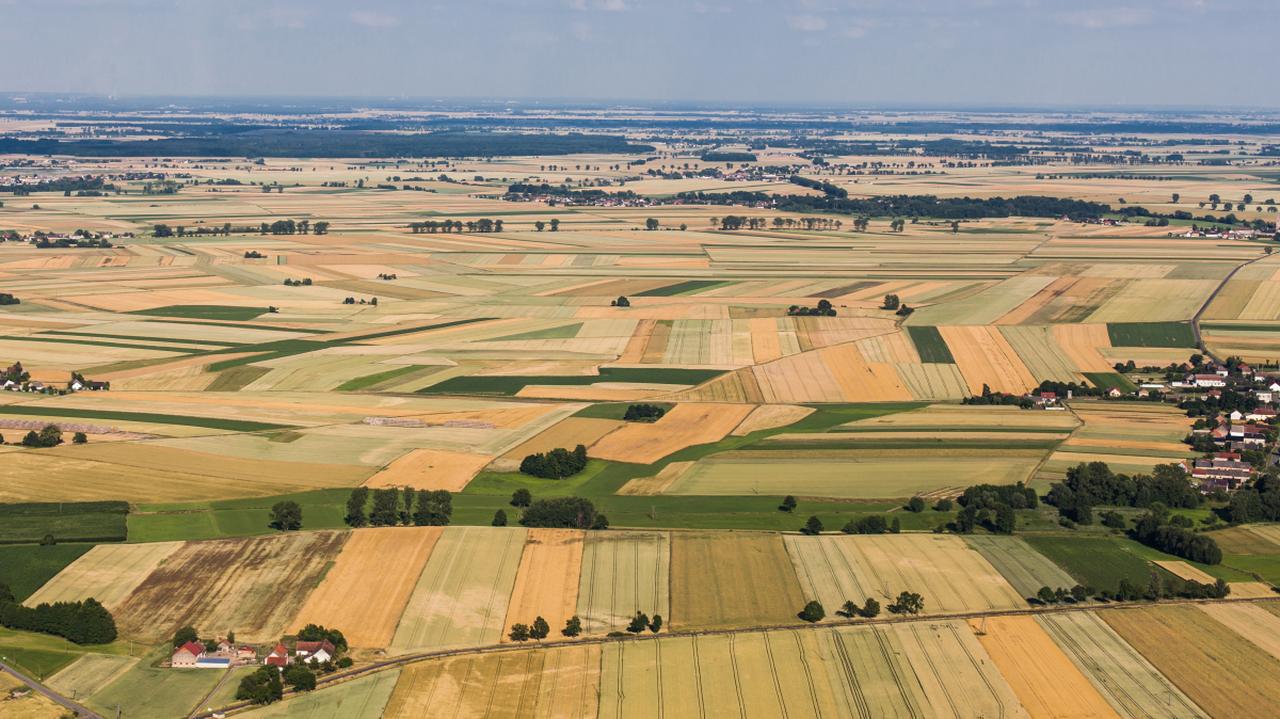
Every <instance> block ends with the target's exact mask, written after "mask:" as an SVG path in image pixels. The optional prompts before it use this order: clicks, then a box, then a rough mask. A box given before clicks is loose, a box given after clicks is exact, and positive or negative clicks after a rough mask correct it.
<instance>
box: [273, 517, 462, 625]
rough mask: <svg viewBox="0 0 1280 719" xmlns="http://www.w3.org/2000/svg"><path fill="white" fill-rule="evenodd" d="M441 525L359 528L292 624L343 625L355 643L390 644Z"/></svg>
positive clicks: (440, 532)
mask: <svg viewBox="0 0 1280 719" xmlns="http://www.w3.org/2000/svg"><path fill="white" fill-rule="evenodd" d="M443 532H444V530H443V529H442V528H441V527H378V528H372V529H357V530H353V531H352V532H351V538H350V539H348V540H347V543H346V544H345V545H343V547H342V551H341V552H340V553H339V554H338V557H337V559H335V560H334V562H333V566H332V567H330V568H329V570H328V571H327V572H326V573H325V576H324V579H323V580H322V581H321V582H320V586H319V587H317V588H316V590H315V591H314V592H312V593H311V595H310V596H309V597H307V601H306V603H305V604H303V605H302V608H301V609H300V610H299V611H298V614H297V616H296V617H295V618H294V620H293V623H292V625H291V626H292V628H293V629H295V630H296V629H301V628H302V627H303V626H305V625H307V624H319V625H321V626H326V627H338V628H339V629H341V630H342V633H343V635H344V636H346V638H347V643H348V644H350V645H351V646H352V647H361V648H377V647H386V646H388V645H389V644H391V639H392V637H393V636H395V632H396V625H397V624H399V622H400V615H401V614H402V613H403V611H404V608H405V604H406V603H408V601H409V596H410V595H411V594H412V593H413V589H414V587H415V586H416V585H417V583H418V577H419V576H421V574H422V568H423V567H424V566H425V565H426V563H427V557H428V556H429V555H430V554H431V549H432V547H434V546H435V544H436V542H437V541H438V540H439V539H440V535H441V534H442V533H443Z"/></svg>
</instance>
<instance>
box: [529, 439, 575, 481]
mask: <svg viewBox="0 0 1280 719" xmlns="http://www.w3.org/2000/svg"><path fill="white" fill-rule="evenodd" d="M586 467H587V448H586V446H584V445H581V444H580V445H578V446H577V447H574V448H573V451H572V452H571V451H569V450H567V449H565V448H564V447H556V448H555V449H553V450H551V451H549V452H545V453H544V452H538V453H536V454H531V455H528V456H527V457H525V458H524V459H523V460H521V461H520V472H521V473H522V474H528V475H531V476H533V477H541V478H543V479H564V478H565V477H571V476H573V475H575V474H577V473H578V472H581V471H582V470H584V469H586Z"/></svg>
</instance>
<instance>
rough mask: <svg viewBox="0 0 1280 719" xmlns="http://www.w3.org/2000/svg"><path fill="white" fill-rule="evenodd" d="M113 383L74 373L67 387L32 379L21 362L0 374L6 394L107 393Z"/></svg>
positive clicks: (1, 387) (0, 381) (0, 384)
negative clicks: (86, 377)
mask: <svg viewBox="0 0 1280 719" xmlns="http://www.w3.org/2000/svg"><path fill="white" fill-rule="evenodd" d="M110 389H111V383H110V382H105V381H100V380H90V379H85V377H84V375H82V374H80V373H79V372H72V373H71V378H70V379H69V380H68V381H67V384H66V386H65V387H57V386H55V385H54V384H52V383H46V382H42V381H40V380H36V379H32V378H31V373H30V372H27V371H26V370H25V369H24V368H23V367H22V363H21V362H14V363H13V364H11V365H9V366H8V367H6V368H5V369H4V371H3V372H0V390H3V391H5V392H30V393H32V394H48V395H65V394H70V393H73V392H105V391H108V390H110Z"/></svg>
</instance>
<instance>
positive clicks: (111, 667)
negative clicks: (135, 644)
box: [45, 654, 138, 697]
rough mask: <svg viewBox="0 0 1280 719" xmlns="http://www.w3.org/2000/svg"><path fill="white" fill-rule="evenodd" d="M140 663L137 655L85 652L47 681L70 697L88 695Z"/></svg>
mask: <svg viewBox="0 0 1280 719" xmlns="http://www.w3.org/2000/svg"><path fill="white" fill-rule="evenodd" d="M137 663H138V659H137V658H136V657H122V656H117V655H114V654H85V655H84V656H82V657H80V658H79V659H77V660H75V661H74V662H72V663H71V664H69V665H67V667H66V668H64V669H63V670H62V671H60V672H58V673H57V674H54V675H53V676H51V677H49V679H48V680H47V681H46V682H45V684H48V685H49V687H50V688H51V689H53V690H54V691H56V692H58V693H59V694H62V695H63V696H68V697H87V696H90V695H92V694H95V693H96V692H98V691H99V690H101V689H102V688H103V687H105V686H106V685H108V684H110V683H111V682H113V681H115V680H116V679H118V678H119V677H121V676H123V675H124V674H125V672H128V671H129V670H130V669H132V668H133V667H134V665H135V664H137Z"/></svg>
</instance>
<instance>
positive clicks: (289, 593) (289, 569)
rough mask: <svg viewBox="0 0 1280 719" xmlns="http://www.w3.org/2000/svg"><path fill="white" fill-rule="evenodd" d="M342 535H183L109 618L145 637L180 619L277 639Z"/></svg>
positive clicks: (166, 632)
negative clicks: (199, 538)
mask: <svg viewBox="0 0 1280 719" xmlns="http://www.w3.org/2000/svg"><path fill="white" fill-rule="evenodd" d="M347 537H348V533H346V532H307V533H303V534H288V535H280V534H277V535H269V536H264V537H253V538H249V539H225V540H212V541H205V542H188V543H187V544H185V545H183V546H182V547H181V548H179V549H178V550H177V551H176V552H174V553H173V554H172V555H170V556H169V558H168V560H167V561H166V562H165V563H164V564H163V565H161V566H160V567H158V568H157V569H156V570H155V571H153V572H151V574H150V575H149V576H147V578H146V579H144V580H143V581H142V583H141V584H139V585H138V586H137V588H136V589H134V590H133V592H132V593H131V594H130V595H129V596H128V597H127V598H126V599H125V600H124V601H123V602H122V603H121V604H120V605H119V609H118V610H117V611H116V612H115V614H116V623H117V625H118V626H119V628H120V632H121V634H123V635H124V636H126V637H134V638H137V639H141V640H144V641H158V640H159V639H161V638H163V637H167V636H170V635H171V634H172V633H173V631H174V630H175V629H177V628H178V627H181V626H185V625H191V626H194V627H196V629H197V630H199V631H202V632H205V633H210V634H212V633H215V632H225V631H235V633H236V636H237V637H239V638H240V639H241V640H243V641H250V642H266V641H272V640H274V639H278V638H279V637H280V635H281V634H282V633H283V632H284V630H285V629H286V627H287V625H288V623H289V621H291V620H292V619H293V614H294V613H295V609H296V607H299V606H301V605H302V604H303V602H304V600H305V599H306V598H307V596H308V595H310V593H311V591H312V590H313V589H315V587H316V585H317V584H318V583H319V582H320V578H321V577H322V576H323V575H324V572H325V570H326V569H327V567H328V564H329V563H330V562H331V561H333V560H334V558H336V557H337V556H338V553H339V552H340V551H341V549H342V546H343V544H344V543H345V542H346V541H347ZM193 586H195V587H201V588H202V590H201V591H192V590H191V588H192V587H193Z"/></svg>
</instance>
